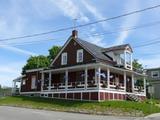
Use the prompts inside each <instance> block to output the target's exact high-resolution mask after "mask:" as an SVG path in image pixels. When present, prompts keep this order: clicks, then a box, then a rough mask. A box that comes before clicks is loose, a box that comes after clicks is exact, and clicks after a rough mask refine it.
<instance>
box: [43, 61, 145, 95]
mask: <svg viewBox="0 0 160 120" xmlns="http://www.w3.org/2000/svg"><path fill="white" fill-rule="evenodd" d="M137 80H138V81H142V82H141V83H142V84H143V85H142V84H141V85H137V84H136V81H137ZM145 84H146V80H145V75H143V74H140V73H137V72H134V71H130V70H126V69H122V68H117V67H111V66H108V65H105V64H99V63H98V64H97V63H95V64H86V65H77V66H72V67H66V68H59V69H51V70H45V71H42V82H41V92H60V91H66V92H67V91H77V90H82V91H86V90H109V91H119V92H123V93H126V92H127V93H135V94H142V95H146V88H145V86H146V85H145Z"/></svg>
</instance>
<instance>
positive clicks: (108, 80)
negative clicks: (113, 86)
mask: <svg viewBox="0 0 160 120" xmlns="http://www.w3.org/2000/svg"><path fill="white" fill-rule="evenodd" d="M107 86H108V88H110V69H109V68H107Z"/></svg>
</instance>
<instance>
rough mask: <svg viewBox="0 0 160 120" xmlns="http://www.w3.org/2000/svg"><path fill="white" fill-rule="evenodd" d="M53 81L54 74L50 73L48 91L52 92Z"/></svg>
mask: <svg viewBox="0 0 160 120" xmlns="http://www.w3.org/2000/svg"><path fill="white" fill-rule="evenodd" d="M51 80H52V73H51V72H49V85H48V90H49V91H51Z"/></svg>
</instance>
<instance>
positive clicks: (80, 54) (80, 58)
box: [77, 49, 83, 63]
mask: <svg viewBox="0 0 160 120" xmlns="http://www.w3.org/2000/svg"><path fill="white" fill-rule="evenodd" d="M79 62H83V49H80V50H77V63H79Z"/></svg>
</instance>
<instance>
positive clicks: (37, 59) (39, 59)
mask: <svg viewBox="0 0 160 120" xmlns="http://www.w3.org/2000/svg"><path fill="white" fill-rule="evenodd" d="M60 49H61V47H60V46H53V47H52V48H51V49H49V50H48V51H49V55H48V56H44V55H39V56H31V57H29V59H28V60H27V63H26V65H25V66H24V67H23V68H22V74H24V73H25V71H26V70H28V69H35V68H44V67H49V65H50V64H51V61H52V60H53V59H54V58H55V56H56V55H57V54H58V52H59V51H60Z"/></svg>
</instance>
